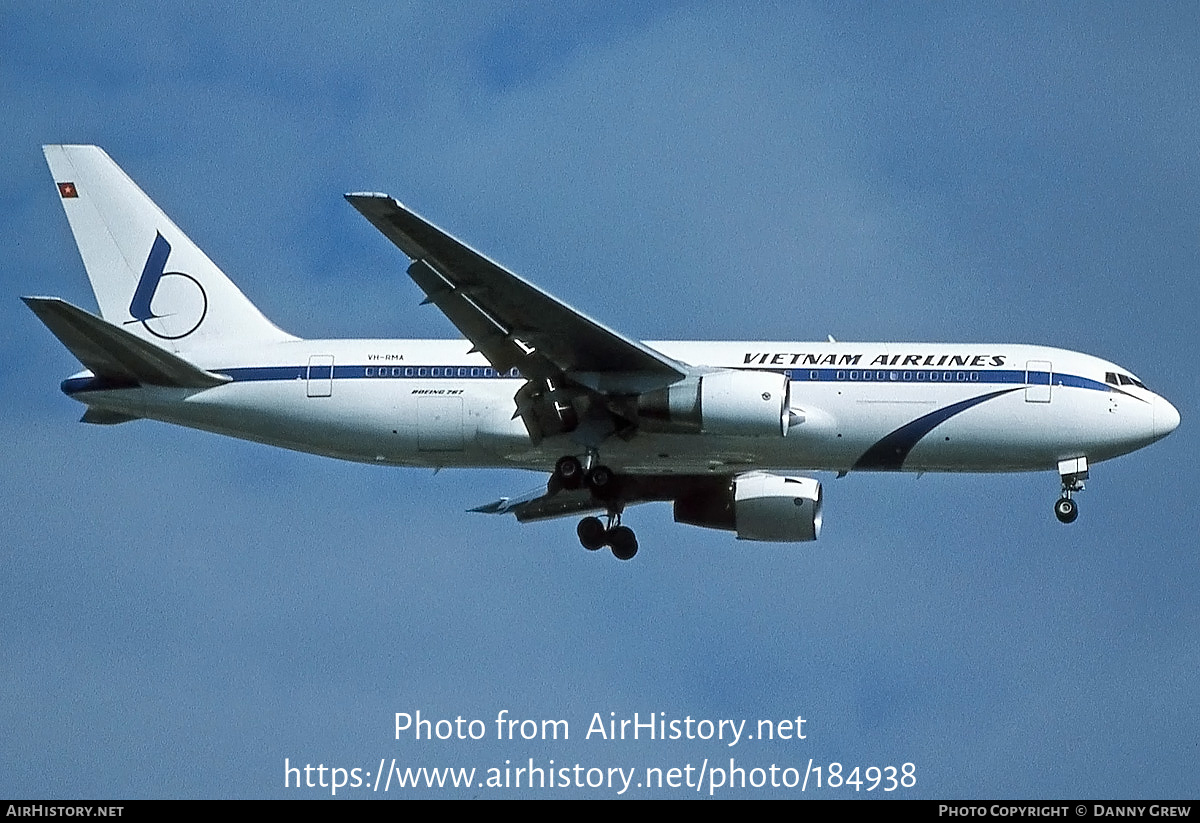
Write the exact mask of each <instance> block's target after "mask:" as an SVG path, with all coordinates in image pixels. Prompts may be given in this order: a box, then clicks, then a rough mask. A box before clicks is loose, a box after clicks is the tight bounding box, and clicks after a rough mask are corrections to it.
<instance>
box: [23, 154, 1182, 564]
mask: <svg viewBox="0 0 1200 823" xmlns="http://www.w3.org/2000/svg"><path fill="white" fill-rule="evenodd" d="M43 150H44V153H45V156H46V160H47V163H48V164H49V166H50V171H51V173H52V176H53V178H54V181H55V184H56V186H57V190H58V195H59V199H60V201H61V203H62V205H63V208H64V209H65V211H66V215H67V220H68V222H69V224H70V226H71V230H72V232H73V234H74V237H75V241H76V244H77V245H78V248H79V252H80V255H81V257H82V258H83V263H84V268H85V269H86V271H87V275H88V278H89V280H90V281H91V286H92V290H93V292H94V293H95V297H96V301H97V303H98V304H99V309H100V314H99V316H97V315H94V314H92V313H90V312H88V311H85V310H84V309H81V308H79V307H77V306H74V305H72V304H71V303H68V302H66V301H65V300H62V299H60V298H57V297H25V298H23V300H24V301H25V303H26V304H28V306H29V307H30V309H32V310H33V312H34V313H35V314H36V315H37V317H38V318H39V319H40V320H41V321H42V322H43V323H44V324H45V325H46V326H47V327H48V328H49V329H50V331H51V332H52V333H53V334H54V335H55V336H56V337H57V338H58V339H59V340H60V341H61V342H62V343H63V344H64V345H65V346H66V347H67V349H69V350H70V352H71V353H72V354H73V355H74V356H75V357H76V358H77V359H78V360H79V361H80V363H82V365H83V366H84V367H85V371H81V372H79V373H77V374H75V375H73V376H71V377H68V378H67V379H66V380H65V381H63V383H62V391H63V392H64V393H65V394H67V395H68V396H69V397H71V398H73V399H75V400H78V401H79V402H81V403H83V404H84V405H85V406H86V411H85V412H84V414H83V417H82V418H81V419H82V421H83V422H85V423H92V424H98V425H115V424H120V423H125V422H128V421H132V420H136V419H140V418H144V419H151V420H159V421H164V422H167V423H173V424H176V425H181V426H188V427H191V428H196V429H202V430H206V431H210V432H215V433H218V434H223V435H228V436H231V437H237V438H241V439H244V440H251V441H257V442H259V443H266V444H269V445H273V446H280V447H283V448H287V449H294V450H297V451H302V452H310V453H314V454H320V455H327V456H329V457H336V458H340V459H344V460H354V461H360V462H364V463H381V464H387V465H395V466H423V467H434V468H443V467H463V468H496V467H503V468H515V467H519V468H523V469H531V470H535V471H541V472H545V473H547V474H548V480H547V481H546V483H545V484H544V485H540V486H539V487H538V488H537V489H535V490H534V491H532V492H530V493H528V494H525V495H521V496H517V497H511V498H508V497H505V498H501V499H500V500H497V501H496V502H494V503H489V504H486V505H483V506H479V507H477V508H475V509H472V511H476V512H483V513H490V514H512V515H515V516H516V518H517V520H519V521H521V522H526V521H536V520H542V519H547V518H554V517H565V516H580V515H583V517H582V519H581V520H580V521H579V523H578V527H577V530H576V531H577V536H578V538H579V542H580V543H581V544H582V545H583V547H584V548H586V549H589V550H593V551H594V550H598V549H601V548H603V547H605V546H607V547H608V548H609V549H610V550H611V552H612V554H613V555H614V556H616V557H617V558H619V559H622V560H628V559H630V558H632V557H633V556H634V555H635V554H636V553H637V550H638V542H637V537H636V535H635V534H634V532H633V530H632V529H631V528H630V527H629V526H627V525H624V524H623V523H622V515H623V514H624V512H625V510H626V508H627V507H629V506H632V505H635V504H638V503H644V502H650V501H665V502H670V503H671V504H672V505H673V510H674V518H675V520H676V521H677V522H680V523H686V524H691V525H694V526H700V527H705V528H711V529H723V530H727V531H731V532H733V533H734V534H736V536H737V537H738V538H739V539H741V540H752V541H768V542H783V543H791V542H803V541H810V540H815V539H817V537H818V535H819V534H820V531H821V522H822V488H821V484H820V482H819V481H818V480H816V479H814V478H812V477H808V476H805V474H804V473H806V472H818V471H832V472H836V473H837V475H838V476H839V477H840V476H844V475H845V474H847V473H849V472H860V471H862V472H869V471H885V472H897V471H905V472H1032V471H1057V472H1058V474H1059V479H1060V484H1061V493H1060V496H1059V498H1058V499H1057V500H1056V501H1055V504H1054V513H1055V515H1056V517H1057V518H1058V519H1059V520H1060V521H1062V522H1063V523H1070V522H1073V521H1074V520H1075V519H1076V517H1077V516H1078V513H1079V510H1078V505H1077V503H1076V501H1075V499H1074V494H1075V493H1077V492H1079V491H1081V490H1082V489H1083V485H1084V481H1085V480H1087V479H1088V476H1089V471H1090V467H1091V465H1092V464H1094V463H1099V462H1101V461H1103V460H1108V459H1111V458H1114V457H1117V456H1119V455H1123V454H1127V453H1129V452H1132V451H1134V450H1136V449H1140V448H1142V447H1144V446H1147V445H1149V444H1150V443H1153V442H1155V441H1157V440H1159V439H1161V438H1163V437H1165V436H1166V435H1168V434H1170V433H1171V432H1172V431H1173V430H1174V429H1175V428H1176V427H1177V426H1178V425H1179V412H1178V411H1177V410H1176V409H1175V407H1174V406H1172V405H1171V404H1170V403H1169V402H1168V401H1167V400H1166V399H1164V398H1163V397H1161V396H1160V395H1158V394H1155V393H1154V392H1153V391H1151V390H1150V389H1149V388H1147V387H1146V385H1145V384H1144V383H1143V382H1142V381H1141V380H1139V379H1138V378H1137V377H1136V376H1134V374H1133V373H1132V372H1130V371H1129V370H1128V369H1125V368H1122V367H1120V366H1118V365H1116V364H1114V363H1110V362H1108V361H1105V360H1101V359H1099V358H1096V357H1092V356H1089V355H1086V354H1080V353H1077V352H1073V351H1067V350H1064V349H1057V348H1048V347H1044V346H1033V345H1021V344H989V345H980V344H961V345H959V344H954V345H949V344H928V343H850V342H838V341H835V340H834V339H833V338H832V337H830V338H829V340H828V341H826V342H809V343H796V342H712V341H690V342H639V341H637V340H633V339H631V338H629V337H627V336H625V335H622V334H621V333H620V332H617V331H614V330H613V329H611V328H609V327H607V326H605V325H603V324H602V323H601V322H599V321H598V320H594V319H592V318H590V317H588V316H587V315H585V314H583V313H582V312H579V311H576V310H575V309H573V308H571V307H570V306H568V305H566V304H565V303H563V302H562V301H560V300H557V299H556V298H554V297H552V296H551V295H550V294H548V293H546V292H545V291H543V290H542V289H540V288H538V287H537V286H535V285H533V284H532V283H530V282H529V281H527V280H524V279H522V278H521V277H519V276H517V275H516V274H514V273H512V272H510V271H509V270H507V269H505V268H504V267H503V266H501V265H500V264H498V263H496V262H494V261H493V260H491V259H489V258H488V257H486V256H484V255H483V254H481V253H480V252H478V251H475V250H474V249H472V248H471V247H470V246H468V245H466V244H465V243H463V242H461V241H459V240H457V239H456V238H454V237H453V236H451V235H450V234H448V233H446V232H444V231H443V230H441V229H439V228H438V227H437V226H435V225H433V224H432V223H430V222H429V221H427V220H425V219H424V218H422V217H421V216H419V215H418V214H417V213H416V212H414V211H412V210H411V209H409V208H407V207H405V206H403V205H401V204H400V203H399V202H398V201H396V200H394V199H393V198H391V197H389V196H388V195H386V194H379V193H373V192H362V193H353V194H347V195H345V198H346V200H348V201H349V203H350V205H352V206H353V207H354V208H355V209H357V210H358V211H359V212H360V213H361V214H362V215H363V216H364V217H366V219H367V220H369V221H370V222H371V223H372V224H373V225H374V226H375V227H376V228H377V229H378V230H379V231H380V232H382V234H383V235H384V237H386V238H387V239H388V240H390V241H391V242H392V243H394V244H395V245H396V246H397V247H398V248H399V249H400V251H401V252H403V253H404V254H405V255H406V256H407V257H408V258H409V259H410V260H411V261H412V262H411V264H410V265H409V266H408V269H407V271H408V275H409V276H410V277H411V278H412V280H413V281H414V282H415V283H416V284H417V286H418V287H419V288H420V289H421V291H423V292H424V294H425V299H424V301H423V302H424V303H426V304H432V305H434V306H436V307H437V308H438V309H440V310H441V311H442V312H443V313H444V314H445V315H446V317H447V318H448V319H449V320H450V322H451V323H452V324H453V325H454V326H455V327H457V329H458V331H459V332H461V333H462V335H463V336H464V337H465V338H466V339H465V340H404V339H400V340H305V339H302V338H299V337H295V336H293V335H291V334H288V333H287V332H285V331H282V330H281V329H280V328H278V327H277V326H275V325H274V324H273V323H272V322H271V321H269V320H268V319H267V318H266V317H265V316H263V314H262V313H261V312H260V311H259V310H258V309H257V308H256V307H255V306H254V304H253V303H251V302H250V300H248V299H247V298H246V296H245V295H244V294H243V293H242V292H241V291H240V290H239V289H238V287H237V286H235V285H234V283H233V281H231V280H230V279H229V278H228V277H227V276H226V275H225V274H224V273H223V272H222V271H221V269H220V268H218V267H217V266H216V264H214V263H213V262H212V261H211V260H210V259H209V258H208V257H207V256H206V255H205V254H204V252H202V251H201V250H200V249H199V247H197V246H196V245H195V244H194V243H193V242H192V241H191V240H190V239H188V237H187V236H186V235H185V234H184V233H183V232H182V231H180V229H179V228H178V227H177V226H176V225H175V224H174V223H173V222H172V221H171V220H170V219H169V218H168V217H167V216H166V215H165V214H164V213H163V212H162V211H161V210H160V209H159V208H158V207H157V206H156V205H155V204H154V203H153V202H152V201H151V200H150V198H149V197H147V196H146V195H145V194H144V193H143V192H142V190H141V189H140V188H138V186H137V184H135V183H134V182H133V181H132V180H131V179H130V178H129V177H127V176H126V175H125V173H124V172H123V171H122V170H121V169H120V168H119V167H118V166H117V165H116V164H115V163H114V162H113V161H112V160H111V159H110V158H109V157H108V155H107V154H106V153H105V152H104V151H103V150H102V149H100V148H98V147H96V146H72V145H53V146H45V147H43ZM601 517H603V518H604V520H601Z"/></svg>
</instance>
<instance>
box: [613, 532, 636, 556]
mask: <svg viewBox="0 0 1200 823" xmlns="http://www.w3.org/2000/svg"><path fill="white" fill-rule="evenodd" d="M608 545H609V546H611V547H612V553H613V557H615V558H617V559H618V560H632V559H633V556H634V555H635V554H637V550H638V544H637V537H636V536H635V535H634V533H633V529H631V528H629V527H628V526H614V527H613V528H611V529H609V530H608Z"/></svg>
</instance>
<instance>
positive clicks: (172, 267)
mask: <svg viewBox="0 0 1200 823" xmlns="http://www.w3.org/2000/svg"><path fill="white" fill-rule="evenodd" d="M43 151H44V152H45V154H46V162H47V163H49V165H50V172H51V174H53V176H54V182H55V183H56V184H57V186H58V195H59V199H60V200H61V201H62V204H63V209H65V210H66V213H67V220H68V222H70V224H71V231H72V232H73V233H74V235H75V242H76V244H77V245H78V246H79V254H80V256H81V257H82V258H83V265H84V268H86V269H87V275H88V279H89V280H91V283H92V291H93V292H95V294H96V302H97V303H99V305H100V314H101V316H102V317H104V319H105V320H108V321H109V322H110V323H113V324H115V325H117V326H120V327H122V328H123V329H125V330H127V331H129V332H131V333H133V334H135V335H137V336H138V337H141V338H143V339H145V340H149V341H151V342H153V343H155V344H157V345H159V346H162V347H164V348H167V349H170V350H172V351H186V350H188V349H195V348H199V347H202V346H210V345H219V344H230V343H233V344H236V343H248V342H264V343H265V342H275V341H280V340H289V339H293V338H292V337H291V335H289V334H287V333H286V332H283V331H281V330H280V329H279V328H277V327H276V326H275V325H274V324H273V323H271V321H269V320H268V319H267V318H266V317H264V316H263V314H262V312H260V311H259V310H258V309H257V308H256V307H255V306H254V304H253V303H251V302H250V301H249V300H248V299H247V298H246V296H245V295H244V294H242V292H241V291H240V290H239V289H238V287H237V286H235V285H234V284H233V281H231V280H230V279H229V278H228V277H226V276H225V273H224V272H222V271H221V270H220V269H219V268H217V266H216V264H215V263H213V262H212V261H211V260H209V259H208V256H207V255H206V254H205V253H204V252H202V251H201V250H200V249H199V248H198V247H197V246H196V244H195V243H193V242H192V241H191V240H190V239H188V237H187V235H185V234H184V233H183V232H182V231H180V230H179V227H178V226H176V225H175V224H174V223H173V222H171V219H170V218H168V217H167V216H166V215H165V214H163V212H162V210H161V209H160V208H159V207H158V206H156V205H155V204H154V202H153V201H152V200H151V199H150V198H149V197H147V196H146V195H145V193H144V192H142V190H141V189H140V188H138V186H137V184H136V183H134V182H133V181H132V180H130V179H129V177H128V176H126V174H125V173H124V172H123V171H121V169H120V168H119V167H118V166H117V164H116V163H114V162H113V161H112V159H111V158H109V156H108V155H107V154H105V153H104V151H103V150H102V149H100V148H99V147H97V146H43Z"/></svg>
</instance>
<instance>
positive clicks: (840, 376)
mask: <svg viewBox="0 0 1200 823" xmlns="http://www.w3.org/2000/svg"><path fill="white" fill-rule="evenodd" d="M213 371H215V372H216V373H218V374H224V375H226V376H228V377H230V378H232V379H233V381H234V382H261V381H272V380H278V381H286V380H306V379H309V378H310V377H311V378H314V379H325V380H328V379H329V377H330V375H329V366H327V365H320V366H313V367H311V371H310V367H309V366H308V365H292V366H239V367H236V368H228V369H213ZM779 373H781V374H786V375H787V376H788V377H790V378H791V379H792V380H794V381H796V382H797V383H917V384H932V385H941V384H951V385H962V384H964V383H977V384H980V385H989V384H990V385H995V384H1001V385H1004V384H1008V385H1013V386H1027V385H1042V386H1045V385H1048V384H1050V383H1053V385H1055V386H1070V387H1073V388H1080V389H1091V390H1093V391H1120V390H1119V389H1117V388H1115V387H1113V386H1110V385H1109V384H1107V383H1101V382H1100V381H1098V380H1092V379H1090V378H1087V377H1079V376H1076V375H1072V374H1063V373H1060V372H1054V373H1053V375H1051V373H1050V372H1045V371H1043V372H1026V371H1025V370H1024V369H878V368H877V369H857V368H836V369H829V368H821V369H782V370H780V371H779ZM519 377H520V373H519V372H518V371H517V370H516V369H510V370H509V371H505V372H500V371H497V370H496V369H494V368H491V367H490V366H455V365H445V366H386V365H354V366H346V365H335V366H334V367H333V378H334V379H336V380H363V379H366V380H380V379H406V380H448V379H452V380H495V379H497V378H500V379H509V378H519ZM1027 381H1028V382H1027ZM102 388H124V386H120V387H118V386H115V385H113V386H107V385H101V383H100V382H99V381H97V380H95V379H94V378H74V379H69V380H67V381H66V382H64V383H63V391H64V392H66V393H67V394H73V393H75V392H79V391H88V390H91V391H98V390H101V389H102Z"/></svg>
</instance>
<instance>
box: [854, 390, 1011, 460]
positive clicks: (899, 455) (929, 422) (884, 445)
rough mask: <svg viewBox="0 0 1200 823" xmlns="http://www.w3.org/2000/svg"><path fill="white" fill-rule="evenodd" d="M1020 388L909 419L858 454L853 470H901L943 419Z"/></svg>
mask: <svg viewBox="0 0 1200 823" xmlns="http://www.w3.org/2000/svg"><path fill="white" fill-rule="evenodd" d="M1020 388H1021V387H1020V386H1014V387H1013V388H1011V389H1000V390H999V391H994V392H988V393H987V394H981V395H979V396H978V397H972V398H970V399H969V400H963V401H962V402H960V403H954V404H953V405H950V406H946V407H945V408H941V409H938V410H937V411H933V412H930V413H929V414H926V415H923V416H921V417H918V418H917V419H916V420H914V421H912V422H911V423H906V424H904V425H903V426H901V427H900V428H898V429H896V430H895V431H894V432H892V433H891V434H889V435H887V436H885V437H883V438H881V439H880V440H879V441H878V442H877V443H876V444H875V445H873V446H871V448H869V449H867V450H866V451H865V452H863V455H862V457H860V458H858V462H857V463H855V464H854V470H855V471H863V470H868V471H885V472H886V471H892V472H898V471H900V470H901V468H903V466H904V461H905V460H906V459H908V453H909V452H910V451H912V449H913V446H915V445H917V443H918V442H920V440H921V438H922V437H924V436H925V435H927V434H929V433H930V432H931V431H933V430H934V429H935V428H937V427H938V426H940V425H941V424H942V423H945V422H946V421H947V420H949V419H950V418H951V417H953V416H954V415H956V414H958V413H959V412H964V411H966V410H967V409H969V408H971V407H973V406H978V405H979V404H980V403H983V402H986V401H988V400H991V399H992V398H995V397H1000V396H1001V395H1005V394H1008V393H1009V392H1014V391H1019V390H1020Z"/></svg>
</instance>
